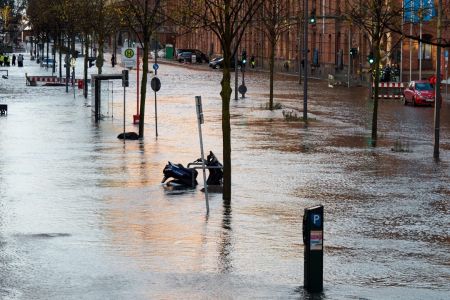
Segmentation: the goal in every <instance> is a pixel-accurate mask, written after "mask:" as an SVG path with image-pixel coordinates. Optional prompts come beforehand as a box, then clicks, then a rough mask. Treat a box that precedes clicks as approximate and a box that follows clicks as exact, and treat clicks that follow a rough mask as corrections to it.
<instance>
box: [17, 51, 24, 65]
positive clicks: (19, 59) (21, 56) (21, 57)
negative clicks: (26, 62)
mask: <svg viewBox="0 0 450 300" xmlns="http://www.w3.org/2000/svg"><path fill="white" fill-rule="evenodd" d="M17 66H18V67H23V55H22V54H19V57H18V58H17Z"/></svg>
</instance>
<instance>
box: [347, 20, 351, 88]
mask: <svg viewBox="0 0 450 300" xmlns="http://www.w3.org/2000/svg"><path fill="white" fill-rule="evenodd" d="M351 34H352V31H351V29H350V28H348V66H347V87H350V64H351V60H352V56H351V53H350V48H351V47H352V41H351Z"/></svg>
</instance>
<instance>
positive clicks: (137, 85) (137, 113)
mask: <svg viewBox="0 0 450 300" xmlns="http://www.w3.org/2000/svg"><path fill="white" fill-rule="evenodd" d="M136 52H137V55H136V56H137V57H136V58H137V59H136V116H139V46H137V47H136Z"/></svg>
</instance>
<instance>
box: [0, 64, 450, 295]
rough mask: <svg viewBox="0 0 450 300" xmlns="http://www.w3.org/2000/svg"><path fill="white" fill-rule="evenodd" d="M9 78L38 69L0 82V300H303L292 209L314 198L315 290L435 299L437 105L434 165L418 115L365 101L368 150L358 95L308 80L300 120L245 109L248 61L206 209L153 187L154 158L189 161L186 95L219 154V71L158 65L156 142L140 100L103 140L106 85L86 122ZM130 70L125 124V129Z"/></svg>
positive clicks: (441, 234) (297, 95) (156, 182)
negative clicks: (227, 181)
mask: <svg viewBox="0 0 450 300" xmlns="http://www.w3.org/2000/svg"><path fill="white" fill-rule="evenodd" d="M115 71H116V72H119V69H116V70H115ZM24 72H28V73H29V74H34V73H38V72H41V73H42V72H44V73H45V71H42V70H39V67H37V65H36V64H35V63H34V62H30V61H26V63H25V67H24V69H11V71H10V73H11V75H10V78H9V79H8V80H7V81H2V82H1V86H0V94H1V97H2V98H1V99H2V100H1V102H6V103H8V104H9V115H8V116H7V117H1V118H0V154H1V155H0V268H1V275H0V295H1V298H2V299H79V298H86V299H100V298H102V299H104V298H106V299H111V298H114V299H181V298H182V299H186V298H188V299H198V298H207V299H210V298H217V299H234V298H238V299H248V298H268V299H274V298H281V299H285V298H294V299H296V298H300V299H303V298H310V296H309V295H307V294H305V293H304V292H303V290H302V285H303V244H302V240H301V218H302V216H303V209H304V208H305V207H308V206H312V205H316V204H319V203H321V204H323V205H324V206H325V258H324V280H325V282H324V287H325V290H324V293H323V294H322V295H320V296H319V298H324V299H349V298H362V299H380V298H386V299H392V298H399V299H424V298H429V299H445V298H446V297H447V296H448V293H449V291H450V286H449V282H450V280H449V279H450V266H449V261H450V255H449V253H450V251H449V250H450V239H449V235H448V234H449V232H450V230H449V208H450V207H449V206H450V202H449V201H450V200H449V199H450V184H449V183H450V167H449V161H450V151H449V150H450V133H449V132H450V117H449V114H450V103H448V102H444V105H443V111H442V126H441V142H442V145H441V161H440V162H434V161H433V159H432V151H433V143H432V141H433V109H432V108H427V107H410V106H406V107H405V106H403V104H402V103H400V102H398V101H392V100H391V101H387V100H386V101H385V100H383V101H381V102H380V114H379V116H380V119H379V143H378V147H377V148H371V147H370V146H369V140H368V137H369V136H370V120H371V113H370V104H369V102H368V101H367V100H365V95H366V92H365V89H364V88H352V89H350V90H349V89H347V88H335V89H329V88H327V86H326V83H324V82H318V81H312V82H311V86H310V87H311V89H310V92H309V95H310V99H309V105H308V107H309V117H310V122H308V125H307V126H305V124H304V123H300V122H295V121H292V122H288V121H286V120H285V118H284V117H283V113H282V110H276V111H273V112H269V111H267V110H265V109H263V107H264V106H265V105H266V102H267V95H268V92H267V91H268V90H267V86H268V82H267V79H266V78H267V75H266V74H264V73H251V72H249V73H247V74H246V84H247V87H248V89H249V91H248V94H247V98H245V99H240V100H237V101H235V100H232V109H231V110H232V148H233V154H232V159H233V199H232V206H231V207H224V206H223V205H222V200H221V196H220V195H217V194H212V195H211V197H210V206H211V213H210V215H209V217H206V216H205V203H204V198H203V194H202V193H201V192H200V191H199V190H200V187H201V184H200V186H199V187H198V188H197V189H193V190H170V189H166V188H164V187H163V186H161V184H160V181H161V179H162V169H163V167H164V165H165V163H166V162H167V161H168V160H171V161H174V162H180V163H183V164H187V163H188V162H190V161H193V160H194V159H196V158H198V157H199V155H200V154H199V153H200V150H199V145H198V133H197V124H196V116H195V106H194V96H196V95H201V96H202V98H203V105H204V107H203V109H204V114H205V125H204V126H203V135H204V143H205V149H206V150H212V151H214V152H215V153H216V154H217V156H218V157H219V159H220V158H221V157H222V153H221V151H222V147H221V131H220V130H221V127H220V126H221V125H220V115H221V112H220V109H221V106H220V98H219V89H220V84H219V82H220V77H221V76H220V72H218V71H209V70H208V71H206V70H197V69H189V68H182V67H178V66H174V65H168V64H162V65H161V67H160V69H159V71H158V73H159V76H160V78H161V81H162V89H161V91H160V92H159V93H158V131H159V137H158V138H157V139H156V138H155V126H154V106H153V105H154V102H153V101H154V98H153V97H154V96H153V94H149V97H148V102H149V103H148V106H147V115H146V132H145V134H146V138H145V140H144V141H141V142H139V141H138V142H135V141H127V142H126V143H125V144H124V143H123V142H122V141H120V140H118V139H117V138H116V136H117V134H119V133H120V132H122V126H123V119H122V117H123V115H122V112H123V94H122V92H123V90H122V88H121V86H120V83H119V82H116V83H114V84H112V83H111V84H109V85H105V86H104V89H103V91H104V92H103V95H104V99H103V101H104V102H103V106H102V113H103V114H104V116H105V118H104V119H103V121H101V122H100V123H99V124H98V125H95V124H94V123H93V121H92V118H91V108H90V107H88V105H89V104H90V99H89V100H88V101H85V100H84V99H83V98H82V97H81V94H80V93H79V92H78V91H76V97H75V99H74V97H73V94H71V93H69V94H65V93H64V88H56V87H53V88H49V87H26V86H25V80H24V79H23V77H24V75H23V73H24ZM105 72H113V70H112V69H107V70H106V71H105ZM133 74H135V73H133V72H132V73H131V75H132V76H131V79H132V81H131V87H130V88H129V89H128V90H127V105H126V127H127V131H137V127H136V126H134V125H132V124H131V121H132V114H133V113H135V111H136V106H135V105H136V102H135V99H136V94H135V92H134V89H135V82H134V81H133V79H134V77H133ZM134 76H135V75H134ZM277 79H278V80H277V82H276V84H275V89H276V102H280V103H281V104H282V105H283V106H284V107H285V112H291V113H292V114H298V115H299V116H300V115H301V108H302V107H303V106H302V102H301V99H302V90H303V88H302V86H299V85H298V83H297V82H296V78H291V77H279V78H277ZM111 91H114V93H113V95H111ZM298 109H300V110H298ZM111 116H113V117H111ZM392 149H397V150H398V149H401V150H404V152H398V151H392ZM199 179H201V177H200V178H199ZM199 181H200V182H201V180H199Z"/></svg>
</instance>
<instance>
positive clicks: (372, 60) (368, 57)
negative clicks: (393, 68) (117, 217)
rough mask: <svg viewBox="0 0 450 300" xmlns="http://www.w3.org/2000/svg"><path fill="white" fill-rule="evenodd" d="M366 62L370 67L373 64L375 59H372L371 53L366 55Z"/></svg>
mask: <svg viewBox="0 0 450 300" xmlns="http://www.w3.org/2000/svg"><path fill="white" fill-rule="evenodd" d="M367 61H368V62H369V64H370V65H372V64H373V63H374V62H375V58H374V57H373V52H370V53H369V55H367Z"/></svg>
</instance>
